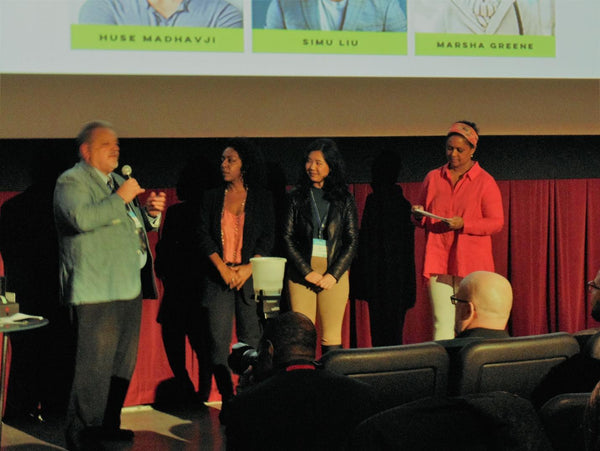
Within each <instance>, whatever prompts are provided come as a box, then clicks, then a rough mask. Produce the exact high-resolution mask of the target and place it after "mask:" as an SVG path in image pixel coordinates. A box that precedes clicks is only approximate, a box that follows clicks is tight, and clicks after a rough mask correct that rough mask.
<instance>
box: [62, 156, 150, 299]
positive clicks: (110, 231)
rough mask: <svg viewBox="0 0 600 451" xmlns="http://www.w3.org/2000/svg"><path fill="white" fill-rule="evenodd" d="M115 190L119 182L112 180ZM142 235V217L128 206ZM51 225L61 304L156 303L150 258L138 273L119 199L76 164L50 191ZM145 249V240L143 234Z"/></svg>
mask: <svg viewBox="0 0 600 451" xmlns="http://www.w3.org/2000/svg"><path fill="white" fill-rule="evenodd" d="M112 176H113V177H114V179H115V180H116V182H117V184H119V185H120V184H121V183H123V182H124V179H123V178H122V177H120V176H119V175H117V174H114V173H113V174H112ZM130 205H131V207H132V208H133V210H134V211H135V213H136V215H137V217H138V219H139V220H140V221H141V222H142V224H144V226H145V228H146V230H151V229H152V227H151V226H150V224H149V222H148V218H147V216H146V214H145V212H142V211H141V210H140V209H139V208H138V207H136V206H135V205H133V204H130ZM54 220H55V222H56V229H57V232H58V241H59V257H60V261H59V277H60V283H61V297H62V300H63V301H64V302H66V303H69V304H74V305H79V304H92V303H99V302H109V301H115V300H127V299H134V298H136V297H138V296H139V295H140V293H141V292H142V278H143V279H144V282H145V283H144V284H143V285H144V291H143V297H144V298H155V297H156V286H155V284H154V276H153V273H152V256H151V253H150V252H148V260H147V262H146V265H145V266H144V268H143V269H142V270H141V274H142V276H143V277H141V276H140V259H139V248H140V244H139V238H138V235H137V233H136V229H135V225H134V223H133V221H132V220H131V219H130V218H129V217H128V215H127V210H126V208H125V205H124V203H123V200H122V199H121V197H119V195H118V194H116V193H112V191H111V189H110V188H109V187H108V186H107V184H106V182H105V181H104V180H102V178H101V177H100V175H99V174H98V173H97V171H96V170H95V169H94V168H93V167H92V166H89V165H88V164H87V163H85V162H83V161H80V162H79V163H77V164H76V165H75V166H74V167H73V168H71V169H69V170H67V171H66V172H64V173H63V174H62V175H61V176H60V177H59V178H58V180H57V182H56V188H55V190H54ZM144 239H145V240H146V244H147V243H148V241H147V237H146V235H145V233H144ZM148 249H149V248H148Z"/></svg>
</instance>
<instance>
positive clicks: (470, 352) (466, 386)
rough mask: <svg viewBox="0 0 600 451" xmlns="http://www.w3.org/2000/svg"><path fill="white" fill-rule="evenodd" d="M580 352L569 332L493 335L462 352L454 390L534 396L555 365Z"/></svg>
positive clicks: (462, 392)
mask: <svg viewBox="0 0 600 451" xmlns="http://www.w3.org/2000/svg"><path fill="white" fill-rule="evenodd" d="M578 352H579V344H578V343H577V340H576V339H575V338H574V337H573V336H571V335H570V334H567V333H565V332H556V333H552V334H544V335H532V336H527V337H514V338H502V339H490V340H484V341H480V342H477V343H470V344H468V345H466V346H465V347H464V348H463V349H462V350H461V351H460V352H459V354H458V359H457V379H456V384H457V386H456V387H451V388H450V390H451V391H452V392H453V393H458V394H460V395H464V394H469V393H486V392H492V391H498V390H501V391H507V392H510V393H514V394H517V395H519V396H522V397H524V398H526V399H531V393H532V391H533V389H534V388H535V387H536V386H537V385H538V383H539V382H540V380H541V379H542V378H543V377H544V376H545V375H546V374H547V373H548V372H549V371H550V369H551V368H552V367H554V366H555V365H558V364H559V363H561V362H564V361H565V360H567V359H568V358H569V357H571V356H572V355H574V354H576V353H578Z"/></svg>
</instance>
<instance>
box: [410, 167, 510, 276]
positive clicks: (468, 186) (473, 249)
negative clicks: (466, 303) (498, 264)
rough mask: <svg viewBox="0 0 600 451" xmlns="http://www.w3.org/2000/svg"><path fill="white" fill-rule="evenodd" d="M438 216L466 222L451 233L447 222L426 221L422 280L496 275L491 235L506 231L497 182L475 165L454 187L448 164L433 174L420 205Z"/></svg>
mask: <svg viewBox="0 0 600 451" xmlns="http://www.w3.org/2000/svg"><path fill="white" fill-rule="evenodd" d="M419 203H420V204H421V205H423V208H424V209H425V210H426V211H429V212H431V213H434V214H436V215H438V216H442V217H445V218H451V217H454V216H460V217H462V218H463V221H464V227H463V228H462V229H460V230H449V229H448V227H447V225H446V224H445V223H444V222H441V221H439V220H436V219H432V218H427V217H424V218H423V219H422V220H421V221H420V222H419V221H417V222H416V224H417V225H418V226H420V227H424V228H425V237H426V244H425V261H424V264H423V276H424V277H426V278H429V277H430V275H431V274H450V275H454V276H459V277H465V276H466V275H468V274H469V273H471V272H473V271H494V259H493V256H492V237H491V235H492V234H494V233H497V232H499V231H500V230H502V227H503V226H504V210H503V208H502V196H501V194H500V189H499V188H498V184H497V183H496V181H495V180H494V178H493V177H492V176H491V175H490V174H489V173H488V172H486V171H484V170H483V169H482V168H481V166H479V163H477V162H476V163H475V164H474V165H473V167H471V169H470V170H469V171H467V172H466V173H465V174H464V175H463V177H462V178H461V179H460V180H459V181H458V182H457V183H456V185H455V186H454V187H453V186H452V181H451V178H450V170H449V168H448V165H444V166H442V167H440V168H437V169H434V170H432V171H430V172H429V173H428V174H427V175H426V176H425V180H424V181H423V186H422V190H421V197H420V202H419Z"/></svg>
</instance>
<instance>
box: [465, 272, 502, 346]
mask: <svg viewBox="0 0 600 451" xmlns="http://www.w3.org/2000/svg"><path fill="white" fill-rule="evenodd" d="M456 297H457V298H458V299H462V300H465V301H469V303H468V304H467V303H462V302H459V303H457V305H456V322H455V326H454V329H455V332H456V334H459V333H460V332H462V331H464V330H466V329H474V328H476V327H482V328H485V329H495V330H504V329H505V328H506V324H507V323H508V318H509V317H510V311H511V309H512V300H513V294H512V287H511V286H510V282H509V281H508V280H506V278H504V277H502V276H501V275H500V274H496V273H493V272H489V271H475V272H472V273H471V274H469V275H468V276H467V277H465V278H464V279H463V280H462V282H461V283H460V286H459V288H458V291H457V293H456Z"/></svg>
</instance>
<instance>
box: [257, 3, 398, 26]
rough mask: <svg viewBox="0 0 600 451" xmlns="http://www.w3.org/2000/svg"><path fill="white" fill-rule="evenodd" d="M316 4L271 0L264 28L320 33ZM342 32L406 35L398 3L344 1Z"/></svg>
mask: <svg viewBox="0 0 600 451" xmlns="http://www.w3.org/2000/svg"><path fill="white" fill-rule="evenodd" d="M319 1H320V0H272V1H271V4H270V5H269V9H268V10H267V24H266V28H279V29H283V28H285V29H289V30H320V29H321V23H320V18H319ZM342 30H343V31H397V32H405V31H406V14H404V11H402V8H400V4H399V3H398V0H348V6H347V8H346V15H345V18H344V21H343V25H342Z"/></svg>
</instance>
